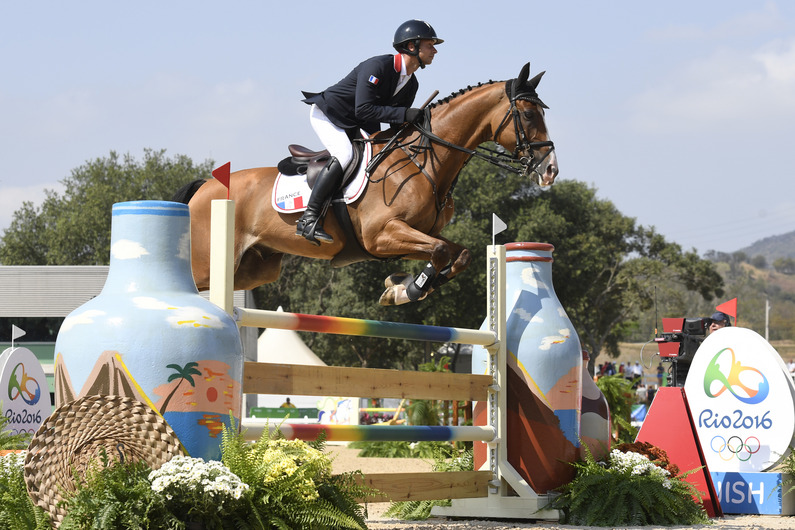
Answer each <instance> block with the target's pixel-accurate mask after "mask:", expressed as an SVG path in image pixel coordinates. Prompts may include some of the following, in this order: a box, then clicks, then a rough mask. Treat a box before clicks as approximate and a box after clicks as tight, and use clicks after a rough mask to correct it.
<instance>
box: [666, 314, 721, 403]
mask: <svg viewBox="0 0 795 530" xmlns="http://www.w3.org/2000/svg"><path fill="white" fill-rule="evenodd" d="M662 322H663V333H662V336H661V337H655V339H654V342H656V343H657V346H658V347H659V349H660V360H662V361H663V362H670V363H671V368H670V370H669V373H670V374H671V383H670V384H671V386H680V387H681V386H684V385H685V379H686V378H687V372H688V370H690V363H691V362H692V361H693V356H694V355H695V354H696V350H698V347H699V346H701V343H702V342H703V341H704V339H705V338H706V336H707V330H708V329H709V325H710V324H711V323H712V320H711V319H709V318H663V319H662Z"/></svg>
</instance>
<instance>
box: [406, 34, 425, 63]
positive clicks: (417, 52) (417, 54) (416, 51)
mask: <svg viewBox="0 0 795 530" xmlns="http://www.w3.org/2000/svg"><path fill="white" fill-rule="evenodd" d="M412 42H413V43H414V51H413V52H412V51H411V50H409V48H408V46H406V53H407V54H409V55H411V56H413V57H416V58H417V61H418V62H419V63H420V68H425V63H424V62H423V60H422V59H421V58H420V39H417V40H414V41H412Z"/></svg>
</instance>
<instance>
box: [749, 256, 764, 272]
mask: <svg viewBox="0 0 795 530" xmlns="http://www.w3.org/2000/svg"><path fill="white" fill-rule="evenodd" d="M751 265H753V266H754V267H756V268H757V269H766V268H767V258H765V257H764V256H763V255H762V254H757V255H756V256H754V257H753V258H751Z"/></svg>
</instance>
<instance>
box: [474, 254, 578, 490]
mask: <svg viewBox="0 0 795 530" xmlns="http://www.w3.org/2000/svg"><path fill="white" fill-rule="evenodd" d="M505 249H506V260H507V264H506V283H507V285H506V315H507V350H508V359H507V364H508V374H507V384H506V386H507V392H508V395H507V408H508V410H507V430H508V436H507V437H508V439H507V453H508V455H507V458H508V462H509V463H510V464H511V465H512V466H513V467H514V468H515V469H516V471H517V472H519V474H520V475H521V476H522V477H523V478H524V479H525V480H526V481H527V482H528V484H530V486H531V487H532V488H533V490H535V491H536V492H537V493H541V494H543V493H547V492H548V491H550V490H553V489H555V488H557V487H558V486H561V485H563V484H565V483H567V482H569V481H570V480H571V479H572V478H573V477H574V468H573V467H572V466H571V465H569V462H574V461H576V460H577V459H578V457H579V446H580V405H581V403H580V400H581V396H582V350H581V348H580V340H579V337H578V336H577V333H576V332H575V330H574V326H573V325H572V323H571V321H570V320H569V317H568V316H567V315H566V311H565V310H564V309H563V306H561V304H560V301H559V300H558V297H557V295H556V294H555V290H554V288H553V285H552V261H553V259H552V251H553V250H554V247H553V246H552V245H550V244H546V243H509V244H507V245H505ZM485 325H486V324H485V323H484V328H483V329H485ZM487 361H488V352H487V351H486V350H485V349H484V348H482V347H479V346H476V347H474V348H473V353H472V372H473V373H476V374H483V373H487ZM475 423H476V424H478V425H485V424H486V404H485V403H478V404H476V406H475ZM485 459H486V451H485V446H484V445H482V444H481V445H480V446H478V447H476V451H475V469H478V468H480V466H481V465H482V464H483V463H484V462H485Z"/></svg>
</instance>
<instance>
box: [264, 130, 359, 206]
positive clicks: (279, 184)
mask: <svg viewBox="0 0 795 530" xmlns="http://www.w3.org/2000/svg"><path fill="white" fill-rule="evenodd" d="M371 156H372V148H371V145H370V144H369V143H367V144H365V146H364V157H363V160H362V163H361V164H359V170H358V171H357V172H356V175H355V176H354V177H353V179H352V180H351V181H350V183H348V185H347V186H345V190H344V195H345V204H350V203H352V202H354V201H356V200H357V199H358V198H359V197H361V195H362V193H364V189H365V188H366V187H367V175H366V174H365V172H364V168H366V167H367V164H368V163H369V162H370V158H371ZM311 193H312V190H311V189H309V184H307V183H306V175H285V174H283V173H279V174H278V175H276V182H275V183H274V184H273V194H272V196H271V204H272V205H273V209H274V210H276V211H277V212H280V213H298V212H303V211H304V210H306V203H307V202H309V195H310V194H311Z"/></svg>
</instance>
